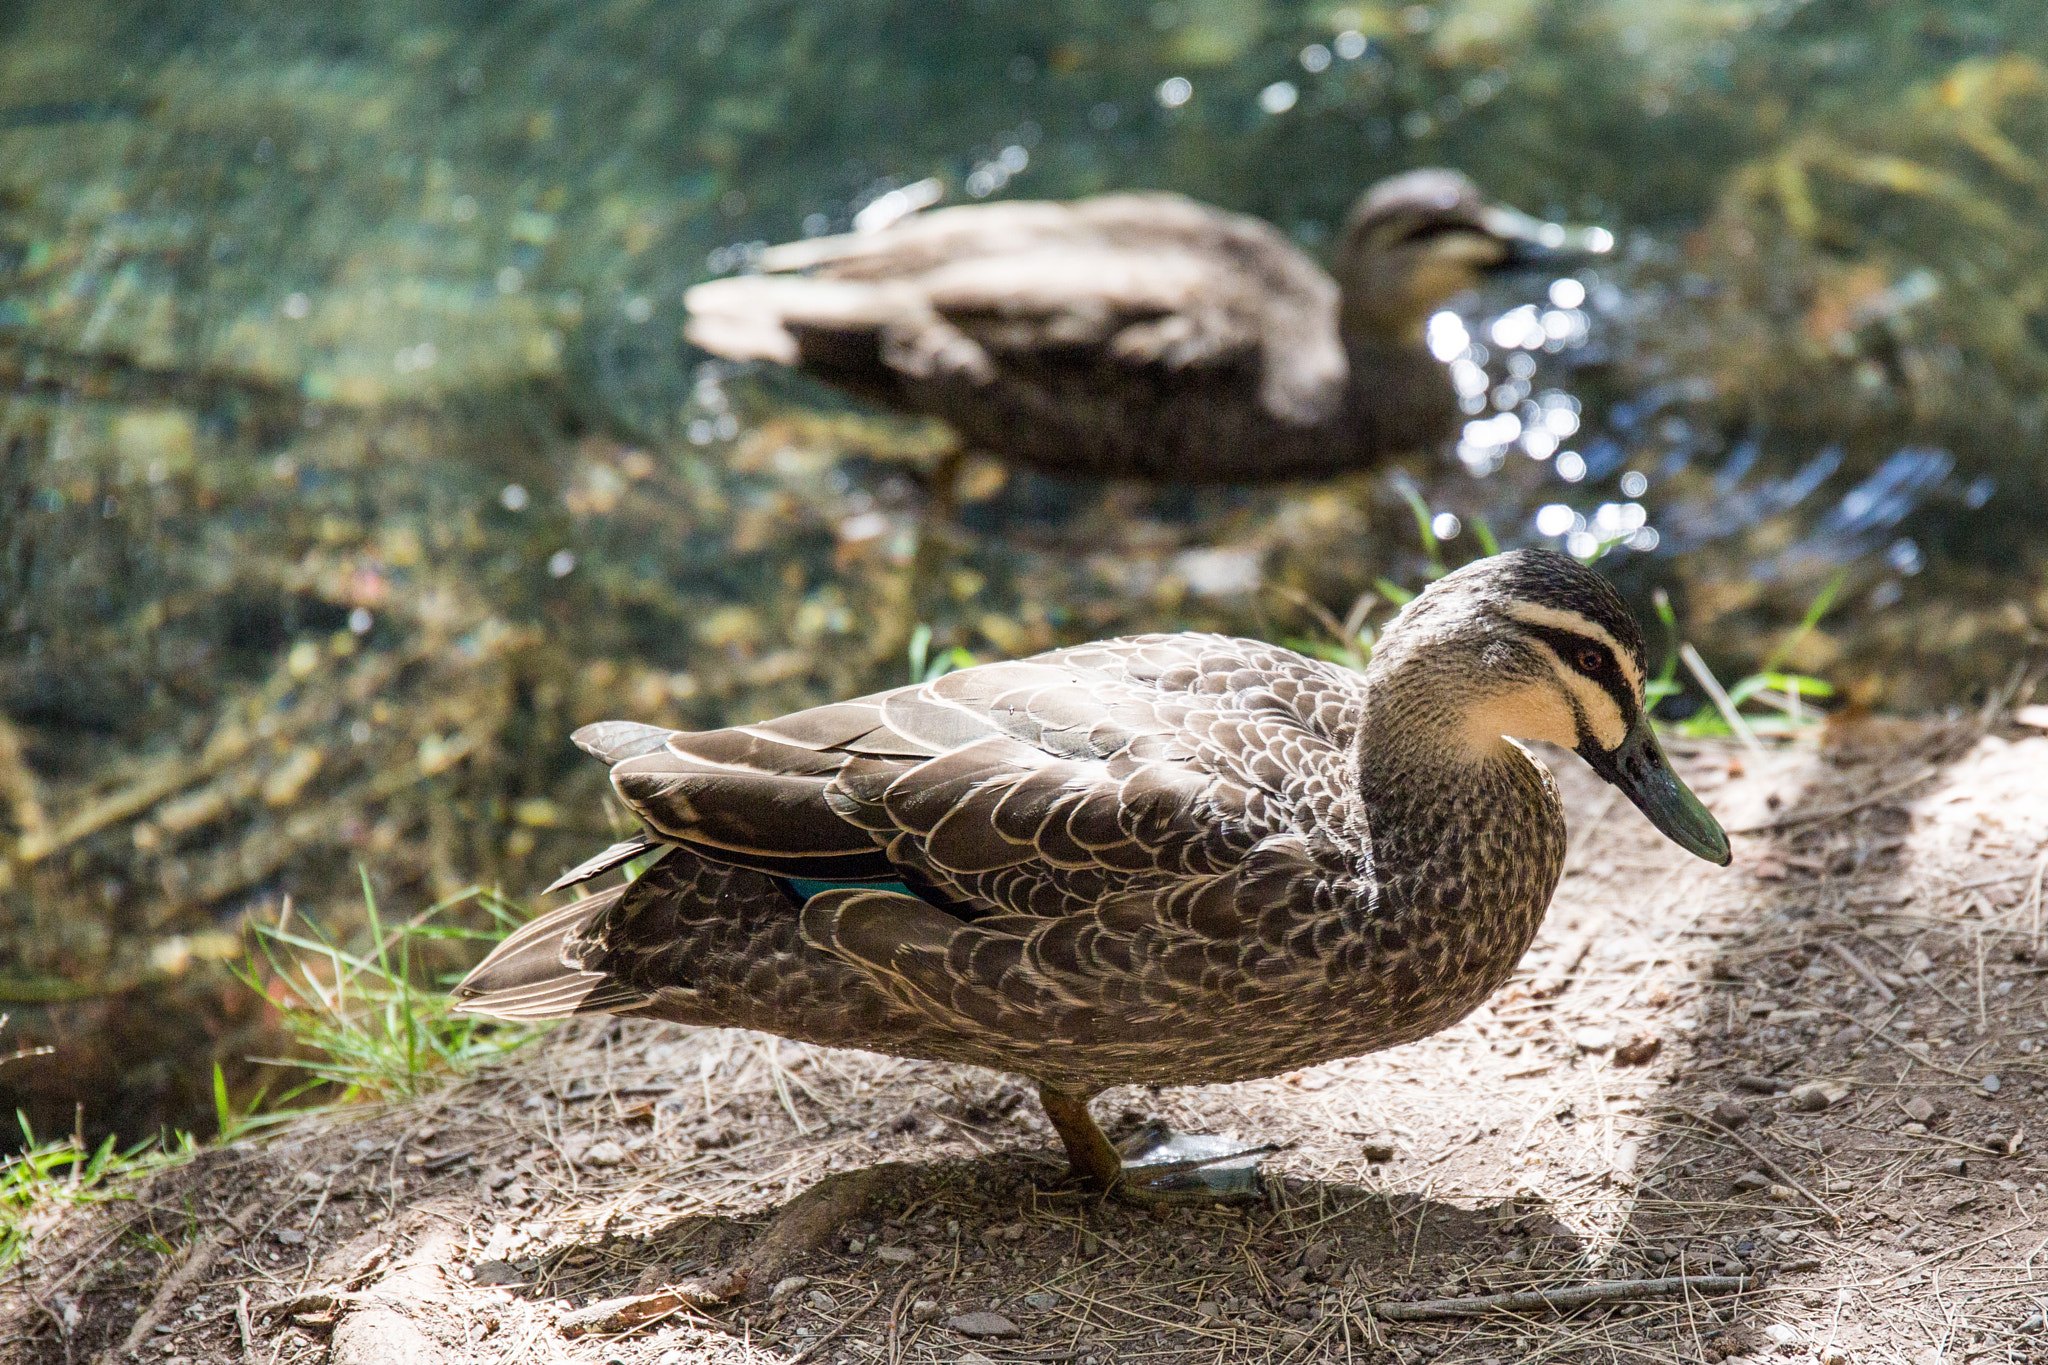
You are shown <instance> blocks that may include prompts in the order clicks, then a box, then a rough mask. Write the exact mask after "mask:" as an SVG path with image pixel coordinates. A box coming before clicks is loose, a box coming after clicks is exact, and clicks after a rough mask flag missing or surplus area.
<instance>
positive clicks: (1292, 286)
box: [684, 170, 1612, 483]
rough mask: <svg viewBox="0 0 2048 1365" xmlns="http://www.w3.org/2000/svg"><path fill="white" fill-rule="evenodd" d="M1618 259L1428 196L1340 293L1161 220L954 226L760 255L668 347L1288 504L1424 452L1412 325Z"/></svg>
mask: <svg viewBox="0 0 2048 1365" xmlns="http://www.w3.org/2000/svg"><path fill="white" fill-rule="evenodd" d="M1611 240H1612V239H1611V237H1610V236H1609V234H1607V233H1606V232H1604V231H1603V230H1601V229H1598V228H1593V229H1583V230H1579V231H1572V230H1568V229H1565V228H1563V227H1560V226H1558V225H1556V224H1553V223H1543V222H1539V221H1537V220H1536V219H1534V218H1531V217H1530V216H1528V215H1527V214H1524V213H1520V212H1517V211H1516V210H1514V209H1510V208H1504V207H1502V206H1500V205H1498V204H1493V203H1489V202H1488V201H1487V200H1486V199H1485V197H1484V196H1482V195H1481V194H1480V193H1479V190H1478V188H1477V187H1476V186H1474V185H1473V183H1472V182H1471V181H1470V180H1468V179H1466V178H1465V177H1464V176H1462V175H1460V174H1458V173H1456V172H1454V171H1446V170H1419V171H1410V172H1408V173H1406V174H1404V175H1397V176H1394V177H1393V178H1391V179H1388V180H1383V181H1381V182H1380V183H1379V184H1377V185H1375V186H1373V187H1372V189H1370V190H1369V191H1367V192H1366V194H1365V196H1364V197H1363V198H1362V199H1360V200H1359V201H1358V204H1357V206H1356V208H1354V209H1353V210H1352V213H1351V216H1350V220H1349V222H1348V223H1347V224H1346V226H1345V229H1344V235H1343V239H1342V241H1341V242H1340V243H1339V245H1338V248H1337V253H1336V260H1335V262H1334V271H1335V278H1332V277H1331V276H1330V275H1328V274H1325V273H1324V272H1323V270H1322V269H1321V268H1320V267H1318V266H1317V265H1316V263H1315V262H1314V261H1312V260H1310V259H1309V258H1308V256H1306V255H1305V254H1304V253H1303V252H1302V251H1301V250H1300V249H1299V248H1298V247H1296V246H1295V245H1294V244H1293V243H1292V242H1289V241H1288V240H1287V238H1286V237H1285V236H1283V235H1282V234H1281V233H1280V232H1279V231H1278V230H1277V229H1275V228H1273V227H1272V226H1271V225H1270V224H1267V223H1264V222H1261V221H1259V220H1258V219H1256V218H1248V217H1245V216H1244V215H1242V214H1237V213H1227V212H1225V211H1224V210H1222V209H1218V208H1212V207H1210V206H1209V205H1207V204H1200V203H1196V202H1195V201H1194V200H1191V199H1187V198H1183V197H1182V196H1180V195H1177V194H1110V195H1103V196H1101V197H1100V198H1095V199H1082V200H1077V201H1075V202H1073V203H1066V204H1055V203H1031V202H1021V201H1018V202H1006V203H996V204H978V205H967V206H963V207H959V208H949V209H940V210H937V211H935V212H929V213H912V214H909V215H907V216H903V217H900V218H899V219H898V220H897V221H895V222H893V223H890V224H888V225H886V226H883V227H881V228H879V229H878V230H874V231H869V232H855V233H852V234H849V235H846V236H841V237H824V238H818V239H815V240H812V241H806V242H792V243H789V244H788V245H785V246H778V247H773V248H770V249H769V250H768V251H767V252H766V253H765V254H764V255H763V256H762V258H761V262H760V264H761V269H762V272H763V273H761V274H758V275H745V276H737V277H733V278H729V279H720V280H713V281H710V282H709V283H706V284H700V285H698V286H697V287H696V288H694V289H692V290H691V291H690V292H689V294H688V295H687V296H686V298H685V300H684V301H685V304H686V306H687V307H688V309H689V312H690V319H689V322H688V324H687V327H686V335H687V336H688V338H689V339H690V340H691V341H693V342H695V343H696V344H697V345H698V346H701V347H703V348H704V349H705V350H707V351H710V352H712V353H714V354H716V355H720V356H725V357H728V358H730V359H735V360H769V361H774V362H776V363H777V364H781V365H788V366H793V367H795V368H797V369H799V370H801V371H802V372H803V373H805V374H808V375H812V376H814V377H816V378H818V379H821V380H824V381H825V382H826V383H828V384H831V385H834V386H835V387H837V388H840V389H843V390H845V391H846V392H848V393H851V394H854V395H857V396H859V397H861V398H864V399H867V400H869V401H872V402H875V403H878V404H880V405H882V406H884V407H888V408H893V409H896V410H898V411H901V412H907V413H925V414H929V415H932V416H935V417H940V418H943V419H944V420H945V421H947V422H948V423H950V424H951V425H952V427H953V429H954V430H955V431H956V432H957V433H958V435H959V437H960V439H961V442H962V443H963V445H964V446H965V447H966V448H968V449H973V450H980V451H985V452H987V453H989V454H991V455H994V456H996V457H998V458H1000V459H1003V460H1006V461H1013V462H1016V463H1019V464H1024V465H1028V466H1031V467H1032V468H1035V469H1039V470H1042V471H1045V472H1047V473H1052V474H1060V475H1068V476H1084V477H1093V478H1109V479H1148V480H1156V481H1161V482H1169V483H1238V482H1260V481H1273V480H1281V479H1296V478H1304V477H1312V476H1325V475H1333V474H1342V473H1346V472H1349V471H1353V470H1359V469H1370V468H1372V467H1373V466H1375V465H1377V464H1380V463H1381V462H1383V461H1385V460H1387V459H1389V458H1391V457H1393V456H1397V455H1402V454H1406V453H1410V452H1415V451H1423V450H1427V449H1430V448H1433V447H1436V446H1438V445H1440V444H1442V443H1443V442H1444V441H1445V440H1446V439H1447V438H1448V437H1449V436H1450V435H1451V434H1452V432H1453V431H1454V430H1455V429H1456V425H1457V422H1458V417H1459V413H1458V405H1457V397H1456V394H1455V393H1454V392H1453V391H1452V388H1451V383H1450V377H1449V375H1448V373H1447V372H1446V370H1445V368H1444V366H1443V365H1442V364H1440V363H1439V362H1438V361H1437V359H1436V358H1435V357H1434V356H1432V355H1431V354H1430V352H1429V348H1428V347H1427V346H1426V345H1425V344H1424V338H1423V324H1424V323H1425V322H1426V321H1427V319H1428V318H1429V315H1430V314H1431V313H1433V312H1434V311H1436V310H1437V309H1438V308H1439V307H1441V306H1442V305H1443V303H1444V302H1445V301H1446V300H1448V299H1450V298H1451V297H1452V296H1454V295H1456V294H1458V293H1460V292H1461V291H1463V290H1466V289H1469V288H1471V287H1473V286H1474V285H1476V284H1477V283H1478V282H1479V281H1480V280H1481V278H1482V277H1484V276H1485V275H1487V274H1489V273H1492V272H1496V271H1501V270H1507V269H1513V268H1516V267H1526V266H1535V265H1538V264H1542V263H1546V262H1549V261H1552V260H1554V259H1564V258H1570V259H1578V258H1580V257H1583V256H1584V255H1585V254H1586V253H1588V252H1591V251H1599V250H1605V249H1606V247H1607V245H1608V244H1610V243H1611Z"/></svg>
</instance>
